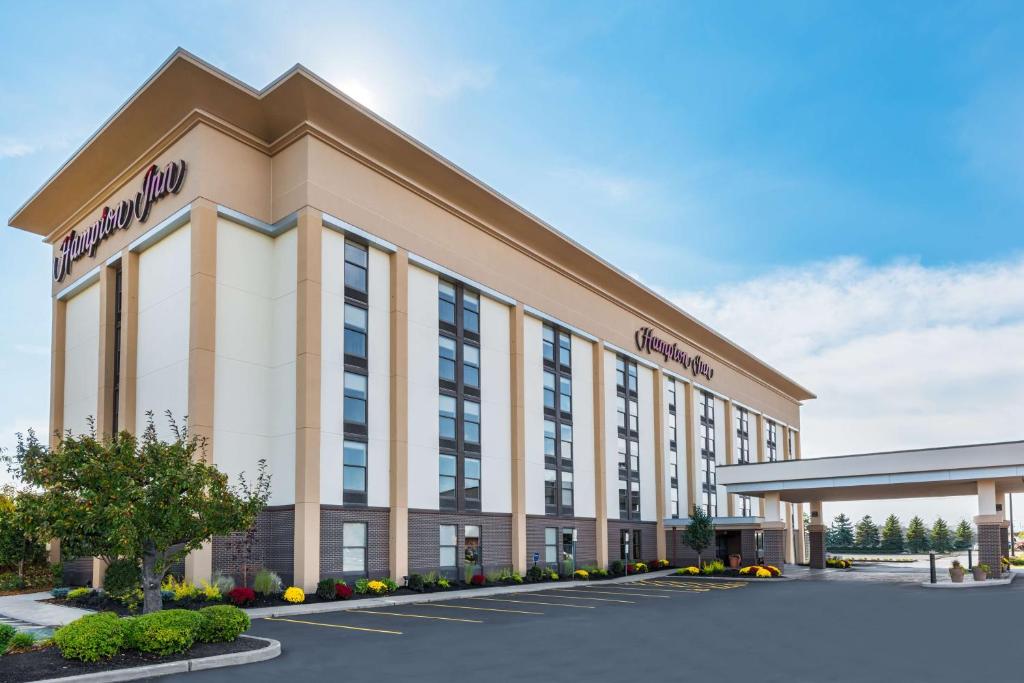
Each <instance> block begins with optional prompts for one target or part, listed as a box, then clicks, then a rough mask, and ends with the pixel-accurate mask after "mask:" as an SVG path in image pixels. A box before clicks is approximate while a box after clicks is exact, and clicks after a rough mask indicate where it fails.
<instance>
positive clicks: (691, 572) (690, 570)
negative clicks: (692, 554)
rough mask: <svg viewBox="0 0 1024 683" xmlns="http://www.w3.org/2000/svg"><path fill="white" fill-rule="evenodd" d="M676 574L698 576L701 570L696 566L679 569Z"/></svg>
mask: <svg viewBox="0 0 1024 683" xmlns="http://www.w3.org/2000/svg"><path fill="white" fill-rule="evenodd" d="M741 573H742V570H741ZM676 574H677V575H679V576H696V575H697V574H700V570H699V569H697V568H696V567H694V566H690V567H683V568H682V569H677V570H676Z"/></svg>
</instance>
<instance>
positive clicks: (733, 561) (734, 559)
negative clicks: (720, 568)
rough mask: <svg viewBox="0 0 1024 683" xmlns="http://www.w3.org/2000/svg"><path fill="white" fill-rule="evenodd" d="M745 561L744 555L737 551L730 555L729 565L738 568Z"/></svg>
mask: <svg viewBox="0 0 1024 683" xmlns="http://www.w3.org/2000/svg"><path fill="white" fill-rule="evenodd" d="M742 562H743V557H742V556H741V555H739V554H737V553H733V554H732V555H730V556H729V567H730V568H731V569H737V568H738V567H739V566H740V564H741V563H742Z"/></svg>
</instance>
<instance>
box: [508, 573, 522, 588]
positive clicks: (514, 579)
mask: <svg viewBox="0 0 1024 683" xmlns="http://www.w3.org/2000/svg"><path fill="white" fill-rule="evenodd" d="M509 581H511V582H512V583H514V584H517V585H518V584H520V583H522V582H523V576H522V574H520V573H519V572H512V576H511V577H509Z"/></svg>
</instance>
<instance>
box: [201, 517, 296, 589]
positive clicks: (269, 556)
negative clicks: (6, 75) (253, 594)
mask: <svg viewBox="0 0 1024 683" xmlns="http://www.w3.org/2000/svg"><path fill="white" fill-rule="evenodd" d="M243 537H244V534H231V535H230V536H214V538H213V571H214V572H221V573H222V574H230V575H231V576H233V577H234V578H235V581H236V582H238V583H239V585H241V568H242V564H243V563H244V562H245V559H244V557H243V546H242V539H243ZM294 548H295V507H294V506H292V505H275V506H273V507H268V508H267V509H266V510H264V511H263V512H261V513H260V515H259V517H258V518H257V519H256V539H255V541H254V543H253V546H252V557H251V560H250V563H251V565H252V568H251V570H250V572H249V583H250V584H251V583H252V577H253V575H255V573H256V571H257V570H258V569H260V568H264V567H265V568H267V569H270V570H271V571H274V572H276V573H277V574H278V575H279V576H280V577H281V581H282V582H284V584H285V585H289V584H290V583H291V582H292V578H293V576H294V573H295V571H294V568H295V550H294Z"/></svg>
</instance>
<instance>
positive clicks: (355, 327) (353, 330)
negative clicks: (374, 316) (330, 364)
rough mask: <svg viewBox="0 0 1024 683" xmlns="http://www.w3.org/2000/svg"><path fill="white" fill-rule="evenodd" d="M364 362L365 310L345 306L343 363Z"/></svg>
mask: <svg viewBox="0 0 1024 683" xmlns="http://www.w3.org/2000/svg"><path fill="white" fill-rule="evenodd" d="M360 361H362V362H365V361H366V309H365V308H362V307H360V306H355V305H353V304H345V363H346V364H354V363H359V362H360Z"/></svg>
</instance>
